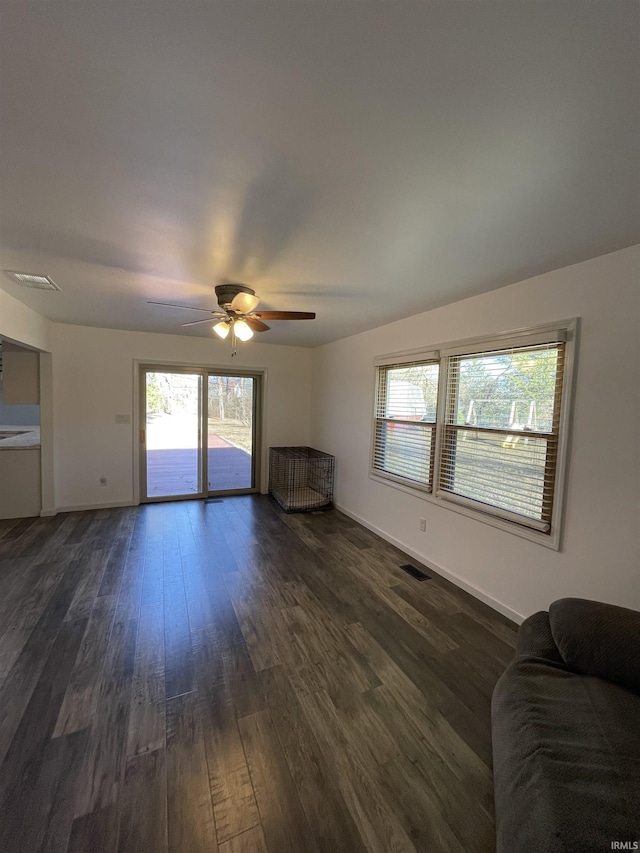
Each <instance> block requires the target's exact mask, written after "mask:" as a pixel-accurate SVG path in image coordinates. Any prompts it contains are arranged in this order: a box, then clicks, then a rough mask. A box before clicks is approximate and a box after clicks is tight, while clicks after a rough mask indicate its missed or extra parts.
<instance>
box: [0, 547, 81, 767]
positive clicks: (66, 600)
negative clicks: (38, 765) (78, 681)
mask: <svg viewBox="0 0 640 853" xmlns="http://www.w3.org/2000/svg"><path fill="white" fill-rule="evenodd" d="M81 570H82V569H81V566H80V565H79V564H78V563H71V564H70V565H69V567H68V568H67V571H66V572H65V573H64V575H63V577H62V579H61V580H60V582H59V583H58V586H57V587H56V590H55V592H54V594H53V595H52V596H51V599H50V600H49V604H48V606H47V609H46V610H45V611H44V612H43V613H42V614H41V616H40V618H39V619H38V622H37V624H36V625H35V627H34V629H33V631H32V632H31V634H30V636H29V639H28V640H27V642H26V643H25V646H24V648H23V649H22V651H21V653H20V655H19V656H18V658H17V659H16V661H15V662H14V664H13V666H12V667H11V669H10V671H9V673H8V675H7V676H6V678H5V680H4V682H3V684H2V687H1V688H0V763H1V762H2V761H3V760H4V758H5V755H6V754H7V752H8V750H9V747H10V745H11V744H12V739H13V738H14V735H15V732H16V729H17V728H18V725H19V724H20V720H21V718H22V715H23V713H24V712H25V709H26V708H27V706H28V703H29V701H30V699H31V696H32V693H33V691H34V689H35V687H36V685H37V684H38V679H39V678H40V676H41V674H42V673H43V670H45V669H46V667H47V665H48V662H49V654H50V652H51V649H52V648H53V647H54V646H55V644H56V641H57V637H58V633H59V631H60V630H61V626H62V622H63V620H64V617H65V615H66V612H67V609H68V607H69V604H70V603H71V600H72V598H73V595H74V593H75V590H76V587H77V584H78V581H79V577H80V573H81ZM78 626H81V627H82V630H83V631H84V626H86V620H84V621H83V620H78ZM77 630H78V627H77V626H76V627H75V628H73V627H72V628H70V629H69V631H67V632H65V635H64V636H67V635H68V634H69V633H70V635H71V636H74V637H75V636H76V632H77ZM80 639H82V637H80V638H79V640H80ZM76 651H77V649H76ZM72 665H73V664H72ZM60 686H61V687H63V692H64V690H66V687H67V684H66V681H65V682H64V685H60ZM60 699H62V697H60ZM58 710H59V706H58V707H57V708H56V713H57V712H58Z"/></svg>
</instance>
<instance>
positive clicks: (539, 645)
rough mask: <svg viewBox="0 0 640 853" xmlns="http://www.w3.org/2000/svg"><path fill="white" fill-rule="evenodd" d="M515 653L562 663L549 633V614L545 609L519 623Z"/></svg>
mask: <svg viewBox="0 0 640 853" xmlns="http://www.w3.org/2000/svg"><path fill="white" fill-rule="evenodd" d="M516 654H517V655H518V657H520V656H521V655H528V656H530V657H536V658H545V659H546V660H552V661H555V662H556V663H563V660H562V655H561V654H560V652H559V651H558V647H557V646H556V644H555V641H554V639H553V634H552V633H551V625H550V623H549V614H548V613H547V612H546V611H545V610H541V611H540V612H539V613H534V614H533V616H529V617H528V619H525V620H524V622H523V623H522V625H520V630H519V631H518V640H517V643H516Z"/></svg>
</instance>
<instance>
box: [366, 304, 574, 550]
mask: <svg viewBox="0 0 640 853" xmlns="http://www.w3.org/2000/svg"><path fill="white" fill-rule="evenodd" d="M578 333H579V320H578V318H572V319H569V320H561V321H558V322H555V323H549V324H545V325H540V326H531V327H528V328H523V329H517V330H513V331H509V332H504V333H498V334H493V335H486V336H482V337H477V338H467V339H464V340H459V341H454V342H447V343H443V344H441V345H439V346H437V347H434V348H430V349H429V350H411V351H404V352H400V353H391V354H386V355H380V356H377V357H376V358H375V359H374V368H375V389H374V395H373V396H374V410H373V427H372V436H371V452H370V469H369V477H370V478H371V479H373V480H375V481H377V482H379V483H382V484H384V485H387V486H391V487H393V488H396V489H399V490H401V491H404V492H406V493H407V494H410V495H413V496H414V497H419V498H421V499H422V500H426V501H429V502H430V503H433V504H435V505H436V506H440V507H442V508H444V509H448V510H452V511H453V512H457V513H459V514H461V515H465V516H467V517H468V518H472V519H475V520H476V521H480V522H482V523H484V524H488V525H490V526H492V527H496V528H499V529H500V530H504V531H506V532H509V533H512V534H514V535H516V536H519V537H521V538H524V539H528V540H529V541H532V542H537V543H538V544H540V545H543V546H545V547H547V548H551V549H553V550H556V551H558V550H560V547H561V540H562V525H563V520H564V513H565V494H566V485H567V475H568V459H569V454H570V443H571V420H572V414H573V398H574V387H575V364H576V357H577V339H578ZM550 335H551V337H550ZM553 335H557V337H556V341H564V344H565V349H564V365H563V375H562V390H561V394H560V413H559V419H558V431H557V459H556V464H555V469H554V472H553V507H552V513H551V518H550V521H549V529H548V531H547V530H543V529H536V527H538V528H542V527H543V526H544V525H542V524H538V525H534V524H532V526H527V525H526V524H525V523H523V522H522V521H519V520H517V519H512V518H511V517H510V516H509V512H508V511H506V510H501V509H500V508H499V507H492V506H491V505H490V504H487V505H486V509H485V508H484V507H483V508H482V509H479V508H478V507H477V506H475V505H474V504H475V503H479V502H474V501H473V500H471V499H470V500H469V501H468V502H467V501H465V499H464V497H462V496H460V497H458V496H456V495H455V494H453V495H452V494H451V493H447V494H446V495H445V494H443V492H442V490H441V489H440V488H439V484H440V471H441V466H442V454H443V442H444V436H445V427H446V425H447V424H446V405H447V387H448V384H449V358H450V357H452V356H461V355H466V354H481V353H482V352H487V353H491V352H493V351H496V350H501V349H508V348H511V347H514V348H517V347H526V346H533V345H536V344H537V343H551V342H552V337H553ZM420 360H424V361H425V362H428V361H434V360H437V361H438V362H439V365H440V367H439V376H438V402H437V409H436V426H435V438H434V441H433V442H432V460H431V465H432V475H431V483H432V490H427V489H426V488H424V487H421V486H420V485H419V484H416V483H412V481H410V480H408V479H406V478H403V477H400V476H397V475H387V474H385V473H384V472H381V471H380V470H378V469H376V468H375V467H374V461H373V460H374V450H375V434H376V421H377V418H376V415H377V411H378V375H379V373H378V372H379V369H380V368H381V367H393V366H395V365H400V364H402V363H403V362H417V361H420ZM513 515H514V516H517V513H513Z"/></svg>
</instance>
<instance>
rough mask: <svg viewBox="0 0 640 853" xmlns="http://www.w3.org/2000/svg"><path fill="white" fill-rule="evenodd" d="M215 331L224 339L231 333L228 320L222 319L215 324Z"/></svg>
mask: <svg viewBox="0 0 640 853" xmlns="http://www.w3.org/2000/svg"><path fill="white" fill-rule="evenodd" d="M213 331H214V332H215V333H216V335H217V336H218V337H219V338H220V339H221V340H224V339H225V338H226V337H227V335H228V334H229V323H228V322H227V321H226V320H221V321H220V322H219V323H216V324H215V326H213Z"/></svg>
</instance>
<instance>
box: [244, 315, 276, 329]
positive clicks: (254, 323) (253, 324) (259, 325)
mask: <svg viewBox="0 0 640 853" xmlns="http://www.w3.org/2000/svg"><path fill="white" fill-rule="evenodd" d="M244 321H245V323H246V324H247V326H249V328H250V329H253V331H254V332H268V331H269V329H270V328H271V326H267V324H266V323H263V322H262V320H258V319H257V318H256V317H245V318H244Z"/></svg>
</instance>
